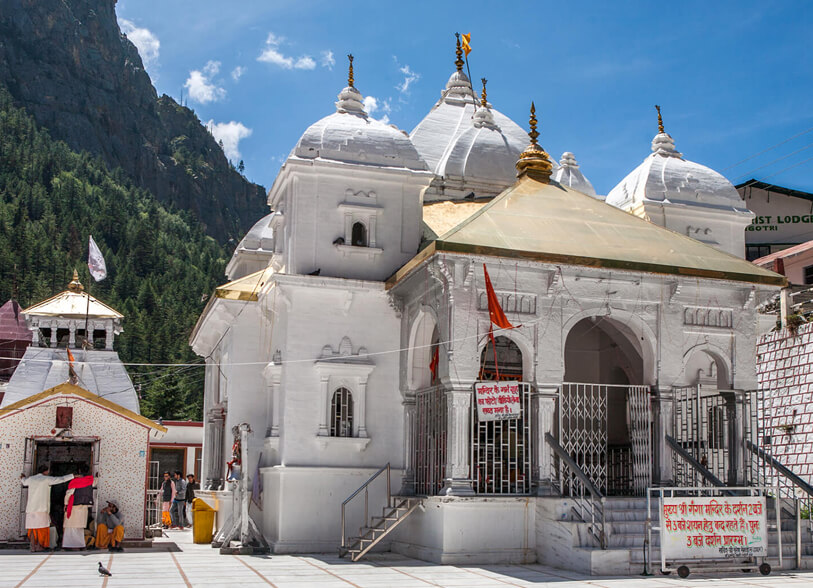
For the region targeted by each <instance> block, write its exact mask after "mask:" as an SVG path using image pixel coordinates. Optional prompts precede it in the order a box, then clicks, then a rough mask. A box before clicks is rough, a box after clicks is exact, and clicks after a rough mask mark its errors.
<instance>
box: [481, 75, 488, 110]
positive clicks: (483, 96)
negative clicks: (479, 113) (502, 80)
mask: <svg viewBox="0 0 813 588" xmlns="http://www.w3.org/2000/svg"><path fill="white" fill-rule="evenodd" d="M480 80H482V82H483V92H482V94H481V99H480V105H481V106H488V100H487V99H486V84H487V83H488V80H487V79H485V78H480Z"/></svg>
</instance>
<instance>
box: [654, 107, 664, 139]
mask: <svg viewBox="0 0 813 588" xmlns="http://www.w3.org/2000/svg"><path fill="white" fill-rule="evenodd" d="M655 110H657V111H658V132H659V133H665V132H666V131H664V130H663V118H661V107H660V106H658V105H657V104H656V105H655Z"/></svg>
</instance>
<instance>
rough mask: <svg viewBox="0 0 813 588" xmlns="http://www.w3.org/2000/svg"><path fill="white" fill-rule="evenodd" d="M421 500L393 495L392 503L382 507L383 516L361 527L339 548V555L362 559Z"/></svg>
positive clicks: (355, 559) (372, 519)
mask: <svg viewBox="0 0 813 588" xmlns="http://www.w3.org/2000/svg"><path fill="white" fill-rule="evenodd" d="M421 502H422V501H421V499H419V498H415V497H409V496H393V497H392V502H391V504H390V505H387V506H385V507H384V508H382V509H381V516H374V517H372V518H371V519H370V522H369V524H368V525H367V526H364V527H361V528H360V529H359V534H358V536H356V537H350V538H349V539H348V543H347V546H343V547H340V548H339V557H345V556H350V559H351V560H352V561H358V560H360V559H361V558H362V557H364V556H365V555H366V554H367V553H368V552H369V551H370V550H371V549H372V548H373V547H375V546H376V545H377V544H378V543H380V542H381V540H382V539H384V537H386V536H387V535H389V534H390V533H391V532H392V531H393V530H394V529H395V528H396V527H397V526H398V525H400V524H401V523H402V522H403V521H404V520H405V519H406V518H407V517H408V516H409V515H411V514H412V513H413V512H415V509H417V508H418V507H419V506H420V505H421Z"/></svg>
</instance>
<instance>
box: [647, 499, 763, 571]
mask: <svg viewBox="0 0 813 588" xmlns="http://www.w3.org/2000/svg"><path fill="white" fill-rule="evenodd" d="M661 549H662V550H663V557H664V559H666V560H672V561H674V560H681V561H683V560H697V559H730V558H744V557H766V556H767V555H768V528H767V517H766V511H765V497H764V496H742V497H740V496H720V497H715V498H711V497H698V496H686V497H681V498H664V499H663V511H662V512H661Z"/></svg>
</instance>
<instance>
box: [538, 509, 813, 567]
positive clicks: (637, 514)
mask: <svg viewBox="0 0 813 588" xmlns="http://www.w3.org/2000/svg"><path fill="white" fill-rule="evenodd" d="M652 503H653V513H652V515H653V525H654V526H657V525H658V521H657V518H656V517H657V515H658V511H657V502H656V501H655V499H653V501H652ZM604 509H605V513H604V514H605V521H606V526H605V534H606V538H607V539H606V540H607V549H601V548H600V547H599V545H598V544H597V542H596V540H595V539H594V537H593V536H592V534H591V533H590V532H588V531H589V529H588V525H587V524H586V523H584V522H582V521H580V520H578V519H576V518H575V517H573V516H568V517H567V518H566V519H565V520H560V521H545V522H542V521H540V522H541V523H542V525H543V529H544V528H545V525H558V526H559V529H558V530H557V531H552V532H555V533H557V534H558V535H559V544H560V549H561V550H560V549H557V550H556V551H557V553H556V554H555V556H554V557H553V558H550V559H549V560H548V561H544V562H543V563H549V564H551V565H557V563H558V567H566V568H568V569H575V570H579V571H583V572H586V573H592V574H601V575H605V574H606V575H627V574H633V575H637V574H642V573H643V572H644V567H645V561H646V558H647V557H648V554H646V535H647V533H646V518H647V512H646V498H638V497H625V498H607V499H606V502H605V506H604ZM792 512H793V511H792V505H791V504H790V503H788V504H785V508H783V509H782V517H781V527H782V529H781V533H782V558H783V561H782V569H785V570H789V569H794V568H795V567H796V519H795V517H794V516H793V515H792ZM767 521H768V528H769V535H768V558H769V563H770V564H771V566H772V567H774V568H777V569H778V568H779V562H778V561H777V559H778V553H779V546H778V537H777V534H776V533H777V531H776V528H775V527H776V511H775V510H774V507H773V504H771V503H770V502H769V505H768V513H767ZM809 523H810V521H808V520H805V519H803V520H802V557H801V566H800V567H801V569H813V533H811V531H810V524H809ZM563 526H564V527H570V529H569V530H568V529H563ZM563 531H564V532H563ZM543 532H544V531H543ZM568 538H570V541H572V546H571V548H570V550H569V552H568V550H567V547H568V546H567V543H568V542H569V541H568ZM651 557H652V562H651V567H650V569H651V570H652V572H653V573H658V570H659V569H660V560H661V551H660V533H659V532H658V531H657V530H654V529H653V531H652V549H651Z"/></svg>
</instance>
